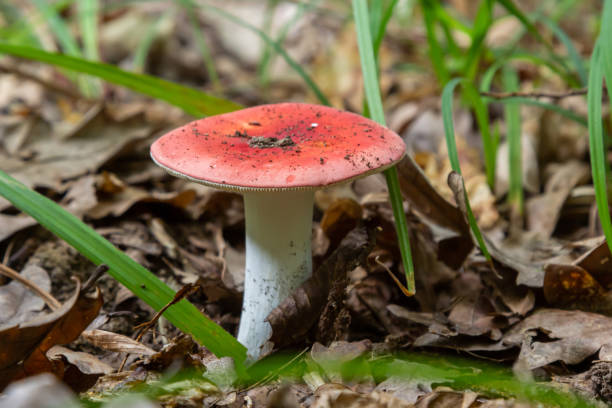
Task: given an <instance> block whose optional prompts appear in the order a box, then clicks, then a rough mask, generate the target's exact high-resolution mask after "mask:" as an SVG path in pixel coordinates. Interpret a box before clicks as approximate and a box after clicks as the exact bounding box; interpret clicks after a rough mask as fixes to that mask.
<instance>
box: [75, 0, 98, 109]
mask: <svg viewBox="0 0 612 408" xmlns="http://www.w3.org/2000/svg"><path fill="white" fill-rule="evenodd" d="M77 6H78V17H79V25H80V27H81V39H82V42H83V54H84V57H85V59H88V60H90V61H100V53H99V52H98V14H99V12H100V4H99V3H98V0H80V1H79V2H78V3H77ZM75 56H77V57H78V56H79V55H75ZM85 89H86V92H85V94H86V95H88V96H94V97H98V96H100V95H101V94H102V84H101V83H100V81H99V80H97V79H94V78H87V84H86V85H85Z"/></svg>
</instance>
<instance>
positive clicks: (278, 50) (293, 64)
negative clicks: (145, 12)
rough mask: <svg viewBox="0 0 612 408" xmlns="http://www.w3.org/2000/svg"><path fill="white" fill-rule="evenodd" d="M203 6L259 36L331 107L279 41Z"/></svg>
mask: <svg viewBox="0 0 612 408" xmlns="http://www.w3.org/2000/svg"><path fill="white" fill-rule="evenodd" d="M201 6H202V7H204V8H205V9H207V10H210V11H212V12H214V13H216V14H218V15H219V16H221V17H223V18H225V19H226V20H228V21H231V22H233V23H235V24H238V25H239V26H241V27H244V28H246V29H248V30H250V31H252V32H254V33H255V34H257V35H258V36H259V38H261V39H262V40H263V41H264V42H265V43H266V44H268V45H270V46H271V47H272V48H273V49H274V51H276V53H277V54H278V55H280V56H281V57H282V58H283V59H284V60H285V62H286V63H287V65H289V66H290V67H291V68H292V69H293V70H294V71H295V72H296V73H297V74H298V75H299V76H300V77H301V78H302V80H303V81H304V82H305V83H306V85H307V86H308V87H309V88H310V90H311V91H312V92H313V93H314V94H315V96H316V97H317V99H318V100H319V102H320V103H322V104H323V105H328V106H329V105H330V103H329V100H328V99H327V97H326V96H325V94H324V93H323V91H321V89H320V88H319V86H318V85H317V84H316V83H315V82H314V81H313V80H312V78H311V77H310V76H309V75H308V74H307V73H306V71H304V69H303V68H302V66H301V65H300V64H299V63H298V62H296V61H295V60H294V59H293V58H291V56H290V55H289V54H288V53H287V51H285V49H284V48H283V46H282V45H281V44H280V43H279V42H278V41H274V40H273V39H272V38H270V36H268V35H267V34H266V33H264V32H263V31H261V30H260V29H259V28H257V27H255V26H254V25H253V24H251V23H249V22H248V21H245V20H243V19H241V18H239V17H236V16H235V15H233V14H231V13H228V12H227V11H225V10H223V9H220V8H218V7H215V6H211V5H209V4H202V5H201Z"/></svg>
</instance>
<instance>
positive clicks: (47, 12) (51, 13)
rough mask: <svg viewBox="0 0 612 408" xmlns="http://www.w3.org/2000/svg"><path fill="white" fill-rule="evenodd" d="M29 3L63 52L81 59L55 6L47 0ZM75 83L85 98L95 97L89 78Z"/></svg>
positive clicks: (77, 80)
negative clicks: (32, 5) (34, 7)
mask: <svg viewBox="0 0 612 408" xmlns="http://www.w3.org/2000/svg"><path fill="white" fill-rule="evenodd" d="M31 1H32V4H34V6H36V10H37V11H38V12H39V13H40V14H41V16H42V18H43V19H44V21H45V22H46V24H47V25H48V26H49V28H50V29H51V31H52V32H53V34H54V35H55V37H56V39H57V41H58V42H59V44H60V46H61V47H62V49H63V52H64V53H65V54H67V55H71V56H74V57H83V53H82V52H81V49H80V48H79V45H78V43H77V41H76V39H75V38H74V37H73V35H72V33H71V32H70V28H69V27H68V25H67V24H66V22H65V21H64V20H63V19H62V18H61V17H60V15H59V12H58V10H57V8H56V5H54V4H53V3H50V2H49V1H47V0H31ZM34 24H35V23H34ZM76 82H77V83H78V85H79V89H80V90H81V92H82V93H83V94H84V95H85V96H88V97H95V96H96V95H98V90H97V88H96V86H95V85H94V84H93V83H92V82H91V81H90V80H89V78H85V77H81V76H79V77H76Z"/></svg>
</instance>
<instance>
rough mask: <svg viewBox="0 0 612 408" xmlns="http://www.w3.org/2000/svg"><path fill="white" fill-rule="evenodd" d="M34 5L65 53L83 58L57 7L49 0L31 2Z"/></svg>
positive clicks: (33, 0)
mask: <svg viewBox="0 0 612 408" xmlns="http://www.w3.org/2000/svg"><path fill="white" fill-rule="evenodd" d="M31 1H32V4H34V5H35V6H36V10H38V12H39V13H40V14H41V15H42V17H43V18H44V20H45V22H46V23H47V24H48V25H49V28H50V29H51V31H53V34H54V35H55V37H56V38H57V41H58V42H59V43H60V45H61V47H62V48H63V50H64V53H66V54H68V55H72V56H75V57H81V56H83V54H82V53H81V49H80V48H79V46H78V44H77V41H76V40H75V38H74V37H73V36H72V34H71V33H70V29H69V28H68V26H67V25H66V23H65V22H64V20H63V19H62V18H61V17H60V16H59V14H58V12H57V10H56V9H55V7H53V6H52V3H50V2H49V1H47V0H31Z"/></svg>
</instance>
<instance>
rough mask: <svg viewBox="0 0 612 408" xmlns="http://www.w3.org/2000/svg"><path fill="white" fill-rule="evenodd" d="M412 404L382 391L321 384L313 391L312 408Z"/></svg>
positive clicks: (409, 407)
mask: <svg viewBox="0 0 612 408" xmlns="http://www.w3.org/2000/svg"><path fill="white" fill-rule="evenodd" d="M413 407H414V405H412V404H410V403H408V402H406V401H404V400H401V399H399V398H395V397H393V396H392V395H390V394H387V393H384V392H372V393H370V394H361V393H358V392H355V391H351V390H350V389H348V388H346V387H343V386H340V385H337V384H329V385H323V386H321V387H319V388H318V389H317V391H316V392H315V402H314V403H313V404H312V408H413Z"/></svg>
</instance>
